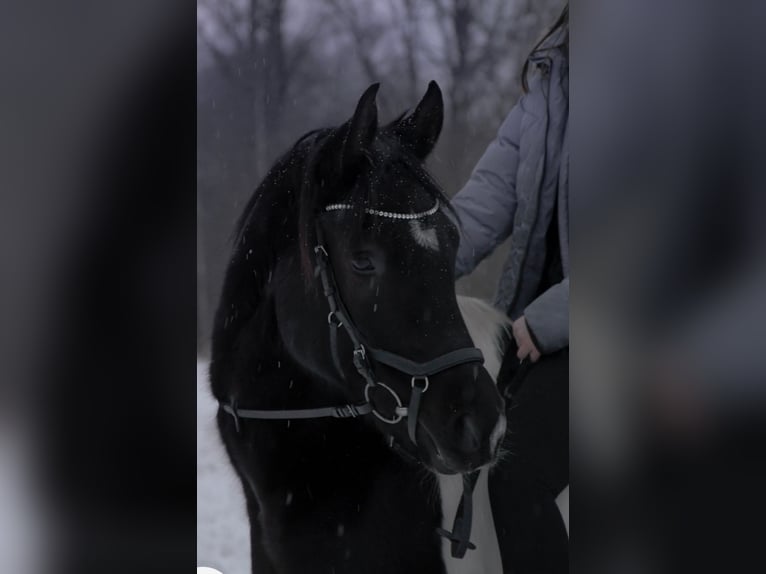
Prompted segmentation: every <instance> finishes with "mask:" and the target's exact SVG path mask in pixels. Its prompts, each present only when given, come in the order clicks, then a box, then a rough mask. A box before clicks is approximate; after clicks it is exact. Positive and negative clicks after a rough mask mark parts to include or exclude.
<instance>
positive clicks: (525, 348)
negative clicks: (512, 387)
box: [512, 315, 540, 363]
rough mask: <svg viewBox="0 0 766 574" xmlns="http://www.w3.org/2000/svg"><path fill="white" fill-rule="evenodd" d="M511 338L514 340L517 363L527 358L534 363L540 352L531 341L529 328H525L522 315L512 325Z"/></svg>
mask: <svg viewBox="0 0 766 574" xmlns="http://www.w3.org/2000/svg"><path fill="white" fill-rule="evenodd" d="M512 327H513V338H514V339H515V340H516V347H517V348H518V350H517V351H516V356H517V357H518V358H519V361H523V360H524V359H526V358H527V357H529V359H530V360H531V361H532V362H533V363H535V362H537V360H538V359H539V358H540V351H539V350H538V349H537V347H536V346H535V342H534V341H533V340H532V335H530V334H529V328H528V327H527V320H526V319H525V318H524V315H522V316H521V317H519V318H518V319H516V320H515V321H514V322H513V323H512Z"/></svg>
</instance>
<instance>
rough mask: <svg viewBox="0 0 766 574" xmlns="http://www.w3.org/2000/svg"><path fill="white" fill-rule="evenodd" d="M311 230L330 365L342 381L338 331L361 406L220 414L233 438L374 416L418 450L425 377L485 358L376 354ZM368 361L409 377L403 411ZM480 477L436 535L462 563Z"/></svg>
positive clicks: (467, 350) (466, 353) (463, 351)
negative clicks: (257, 427) (284, 425)
mask: <svg viewBox="0 0 766 574" xmlns="http://www.w3.org/2000/svg"><path fill="white" fill-rule="evenodd" d="M438 208H439V202H438V200H437V201H436V204H435V205H434V207H432V208H431V209H429V210H427V211H424V212H421V213H394V212H387V211H379V210H373V209H365V211H366V212H367V213H369V214H371V215H375V216H379V217H386V218H390V219H401V220H414V219H419V218H421V217H425V216H427V215H432V214H434V213H436V211H438ZM345 209H352V207H351V206H350V205H348V204H333V205H328V206H327V207H325V209H324V211H325V212H329V211H338V210H345ZM315 229H316V245H315V246H314V256H315V261H316V267H315V276H318V277H319V279H320V281H321V284H322V291H323V293H324V296H325V298H326V299H327V304H328V307H329V313H328V315H327V323H328V325H329V328H330V351H331V356H332V361H333V364H334V365H335V368H336V369H337V371H338V373H340V375H341V377H342V378H343V379H345V375H344V373H343V369H342V367H341V361H340V356H339V352H338V332H339V331H340V329H341V328H342V329H343V330H344V331H345V333H346V334H347V335H348V337H349V339H350V340H351V343H352V345H353V364H354V367H355V368H356V371H357V373H358V374H359V376H360V377H361V378H362V379H363V380H364V382H365V386H364V399H365V402H363V403H358V404H344V405H337V406H330V407H320V408H313V409H287V410H257V409H242V408H239V407H238V406H237V405H236V403H235V402H234V401H232V402H231V403H230V404H221V408H222V409H223V410H224V411H225V412H227V413H229V414H230V415H232V417H233V418H234V425H235V428H236V430H237V432H239V426H240V425H239V419H241V418H244V419H265V420H284V419H316V418H324V417H332V418H339V419H345V418H356V417H359V416H364V415H368V414H372V415H374V416H375V417H377V418H378V420H380V421H382V422H383V423H386V424H389V425H395V424H397V423H399V422H400V421H402V420H403V419H407V434H408V436H409V438H410V441H411V442H412V444H413V445H416V446H417V439H416V432H417V423H418V416H419V414H420V404H421V401H422V398H423V395H424V394H425V393H426V392H427V391H428V388H429V386H430V379H429V377H431V376H433V375H436V374H438V373H441V372H444V371H447V370H449V369H451V368H453V367H457V366H459V365H464V364H468V363H483V362H484V356H483V355H482V352H481V350H479V349H477V348H476V347H461V348H459V349H455V350H453V351H449V352H447V353H444V354H442V355H439V356H437V357H434V358H433V359H430V360H428V361H424V362H417V361H413V360H411V359H408V358H407V357H403V356H401V355H398V354H396V353H392V352H390V351H386V350H383V349H377V348H375V347H372V346H370V345H368V344H366V343H365V342H364V339H363V337H362V335H361V333H360V332H359V330H358V329H357V327H356V325H355V324H354V322H353V320H352V318H351V315H350V314H349V312H348V311H347V310H346V307H345V305H344V304H343V300H342V299H341V296H340V292H339V290H338V286H337V283H336V281H335V274H334V271H333V267H332V262H331V261H330V256H329V254H328V252H327V249H326V248H325V241H324V233H323V231H322V227H321V225H320V223H319V218H317V220H316V225H315ZM370 358H372V360H373V361H374V362H375V364H381V365H386V366H387V367H390V368H392V369H395V370H396V371H399V372H400V373H403V374H405V375H407V376H408V377H411V388H412V392H411V393H410V400H409V402H408V404H407V406H404V404H403V402H402V399H401V398H400V397H399V395H398V394H397V393H396V391H395V390H394V389H392V388H391V387H390V386H388V385H386V384H384V383H381V382H380V381H378V380H377V377H376V376H375V371H374V369H373V366H372V364H371V363H370ZM381 390H383V391H385V392H386V393H388V394H389V395H390V396H391V398H393V400H394V403H395V404H396V407H395V408H394V411H393V413H392V414H391V415H389V416H387V415H386V414H385V413H382V412H381V411H380V410H379V409H377V408H376V406H375V403H374V400H373V399H374V394H375V393H376V392H380V391H381ZM387 444H388V446H389V447H390V448H392V449H394V450H395V451H396V452H398V453H399V454H400V455H402V456H403V457H404V458H407V459H409V460H410V461H412V462H415V463H416V464H422V461H420V459H419V458H418V457H417V456H416V455H414V454H412V453H411V452H409V451H408V450H407V449H406V448H403V447H402V446H401V445H399V444H398V443H397V442H396V441H395V439H394V436H393V434H389V435H388V440H387ZM478 475H479V471H474V472H471V473H467V474H464V475H463V495H462V498H461V501H460V504H459V506H458V509H457V513H456V516H455V521H454V524H453V529H452V532H448V531H446V530H444V529H442V528H438V529H437V532H438V533H439V534H440V535H442V536H444V537H445V538H448V539H449V540H450V541H451V542H452V546H451V551H452V556H453V557H455V558H462V557H463V556H465V552H466V550H468V549H469V548H470V549H473V548H475V546H474V545H473V544H472V543H471V542H470V533H471V522H472V492H473V489H474V487H475V485H476V480H477V479H478Z"/></svg>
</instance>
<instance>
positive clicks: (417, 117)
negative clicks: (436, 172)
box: [393, 80, 444, 160]
mask: <svg viewBox="0 0 766 574" xmlns="http://www.w3.org/2000/svg"><path fill="white" fill-rule="evenodd" d="M443 123H444V100H443V99H442V91H441V89H439V84H437V83H436V82H434V81H433V80H431V81H430V82H429V83H428V90H426V94H425V95H424V96H423V99H422V100H420V103H419V104H418V106H417V107H416V108H415V111H414V112H412V113H411V114H409V115H407V116H405V117H404V118H402V119H401V120H400V121H399V122H397V123H396V124H395V125H394V126H393V131H394V133H395V134H396V135H397V137H398V138H399V141H400V142H401V143H402V145H403V146H404V147H406V148H407V149H409V150H410V151H411V152H412V153H414V154H415V156H417V157H418V158H419V159H421V160H424V159H426V157H428V154H430V153H431V151H433V149H434V146H435V145H436V141H437V140H438V139H439V134H440V133H441V131H442V124H443Z"/></svg>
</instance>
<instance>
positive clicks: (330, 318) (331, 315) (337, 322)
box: [327, 311, 356, 352]
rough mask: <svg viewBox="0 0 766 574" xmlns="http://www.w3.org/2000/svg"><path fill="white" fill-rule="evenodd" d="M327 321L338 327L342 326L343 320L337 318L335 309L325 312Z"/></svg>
mask: <svg viewBox="0 0 766 574" xmlns="http://www.w3.org/2000/svg"><path fill="white" fill-rule="evenodd" d="M333 319H334V320H333ZM327 322H328V323H329V324H330V325H332V326H333V327H335V328H338V327H342V326H343V321H341V320H340V319H338V312H337V311H330V312H329V313H328V314H327ZM354 352H356V351H354Z"/></svg>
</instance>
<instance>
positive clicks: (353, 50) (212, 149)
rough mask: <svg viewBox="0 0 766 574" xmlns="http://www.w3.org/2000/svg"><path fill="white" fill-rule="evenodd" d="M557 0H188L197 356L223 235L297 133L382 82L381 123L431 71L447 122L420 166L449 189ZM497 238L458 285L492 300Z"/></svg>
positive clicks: (344, 109) (504, 108) (496, 121)
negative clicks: (192, 54) (193, 44)
mask: <svg viewBox="0 0 766 574" xmlns="http://www.w3.org/2000/svg"><path fill="white" fill-rule="evenodd" d="M563 5H564V2H563V0H481V1H478V0H383V1H381V0H315V1H312V2H308V1H306V0H199V2H198V4H197V43H198V52H197V53H198V57H197V73H198V75H197V287H198V297H197V299H198V301H197V310H198V313H197V317H198V321H197V346H198V352H199V353H200V354H201V355H206V354H207V352H208V346H209V339H210V331H211V325H212V322H211V321H212V317H213V314H214V312H215V306H216V303H217V299H218V293H219V289H220V285H221V281H222V278H223V272H224V270H225V267H226V264H227V262H228V259H229V252H230V249H231V245H230V243H229V242H228V240H229V237H230V235H231V232H232V229H233V227H234V221H235V219H236V218H237V217H238V216H239V214H240V212H241V210H242V208H243V206H244V203H245V202H246V201H247V199H248V198H249V197H250V195H251V194H252V193H253V191H254V190H255V188H256V187H257V185H258V183H259V182H260V180H261V178H262V177H263V176H264V175H265V173H266V170H267V169H268V168H269V167H270V166H271V164H272V163H273V162H274V160H275V159H276V158H277V157H278V156H279V155H281V154H282V153H283V152H285V151H286V150H287V148H288V147H289V146H290V145H292V143H293V142H294V141H295V140H296V139H297V138H298V137H299V136H300V135H302V134H303V133H305V132H307V131H309V130H311V129H315V128H318V127H325V126H332V125H336V124H339V123H341V122H343V121H345V120H346V119H348V117H350V116H351V114H352V113H353V110H354V107H355V105H356V102H357V100H358V98H359V96H360V95H361V93H362V91H363V90H364V89H365V88H366V87H367V86H368V85H370V84H372V83H373V82H380V83H381V90H380V93H379V95H378V105H379V109H380V117H381V122H386V121H389V120H391V119H393V118H394V117H396V116H397V115H399V114H400V113H402V112H404V111H405V110H406V109H408V108H411V107H414V106H415V105H416V104H417V102H418V101H419V100H420V98H421V97H422V95H423V94H424V93H425V90H426V86H427V84H428V81H429V80H436V81H437V82H438V83H439V85H440V86H441V88H442V91H443V93H444V97H445V116H446V117H445V126H444V130H443V131H442V135H441V139H440V141H439V145H438V146H437V148H436V150H435V152H434V154H433V155H432V157H431V158H430V159H429V167H430V169H431V171H432V173H433V174H434V175H435V176H436V178H437V180H438V181H439V182H440V183H441V184H442V186H443V188H444V190H445V191H446V192H447V194H448V195H450V196H451V195H453V194H454V193H455V192H456V191H458V190H459V189H460V187H461V186H462V184H463V183H464V182H465V181H466V180H467V178H468V176H469V175H470V172H471V169H472V167H473V166H474V164H475V163H476V161H477V160H478V158H479V157H480V155H481V154H482V152H483V151H484V149H485V148H486V146H487V144H488V143H489V141H490V140H491V139H492V138H493V137H494V136H495V134H496V132H497V129H498V128H499V126H500V123H501V122H502V120H503V119H504V118H505V116H506V114H507V113H508V112H509V111H510V109H511V107H512V106H513V104H514V103H515V102H516V100H517V99H518V97H519V95H520V93H521V84H520V72H521V66H522V65H523V63H524V60H525V58H526V56H527V54H528V53H529V51H530V49H531V47H532V46H533V44H534V43H535V41H536V40H537V39H539V37H540V36H541V35H542V33H543V32H544V31H545V30H546V29H547V27H549V26H550V25H551V24H552V23H553V21H554V20H555V18H556V16H558V14H559V13H560V11H561V9H562V7H563ZM505 253H506V249H505V248H501V249H498V251H497V252H496V253H495V254H494V256H493V257H492V258H490V259H489V260H488V261H486V262H485V263H484V264H483V265H482V266H481V267H480V268H479V269H478V270H477V271H476V272H475V273H473V274H472V275H471V276H470V277H468V278H465V279H463V280H462V281H461V282H460V284H459V286H458V289H459V290H460V291H461V292H464V293H470V294H472V295H475V296H479V297H484V298H491V297H492V295H493V293H494V289H495V284H496V278H497V275H498V273H499V271H500V269H499V267H500V265H501V264H502V261H503V260H504V255H505Z"/></svg>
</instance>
